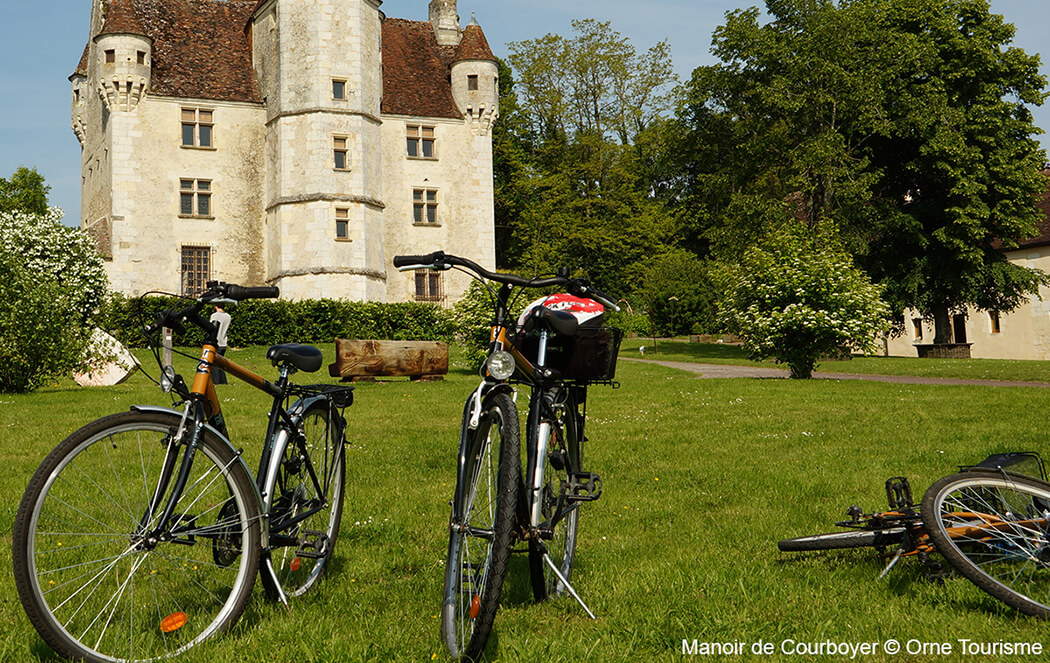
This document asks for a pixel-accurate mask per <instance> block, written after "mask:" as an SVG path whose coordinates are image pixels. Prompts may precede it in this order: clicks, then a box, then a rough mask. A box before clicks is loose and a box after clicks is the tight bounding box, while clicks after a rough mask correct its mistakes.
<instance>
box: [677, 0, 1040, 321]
mask: <svg viewBox="0 0 1050 663" xmlns="http://www.w3.org/2000/svg"><path fill="white" fill-rule="evenodd" d="M766 9H767V12H768V14H769V16H770V20H769V21H768V22H766V23H765V24H761V23H760V21H759V13H758V11H757V10H756V9H751V10H741V11H736V12H732V13H730V14H729V15H727V19H726V24H725V25H724V26H722V27H720V28H719V29H718V31H716V33H715V36H714V42H713V43H714V48H713V50H714V52H715V53H716V55H718V56H719V57H720V58H721V59H722V61H723V63H722V64H719V65H715V66H712V67H701V68H699V69H697V70H696V71H695V72H694V74H693V77H692V80H691V81H690V84H689V96H688V103H687V105H686V106H685V107H684V108H683V110H682V112H681V113H680V117H681V118H682V119H683V121H684V122H687V123H688V124H689V126H690V128H691V129H692V132H693V133H694V137H693V142H694V144H695V143H698V142H700V141H699V140H697V137H698V136H699V137H702V138H706V139H708V140H707V142H706V143H705V144H704V146H703V148H702V150H703V152H704V153H705V154H704V156H709V155H714V157H715V158H708V163H710V166H708V167H706V168H705V167H704V165H703V164H702V163H700V160H699V159H693V160H692V162H691V163H692V164H693V166H694V168H693V171H691V178H690V186H691V190H690V191H688V192H687V194H686V195H685V196H683V200H686V201H687V203H688V204H689V205H690V206H691V208H692V210H694V211H695V217H696V218H699V219H702V220H703V221H702V223H701V224H700V227H699V228H698V229H697V232H698V234H702V236H703V237H704V238H705V239H706V240H707V241H710V242H711V243H712V244H713V245H714V247H715V250H716V251H717V252H720V253H721V254H722V255H724V256H731V255H734V254H737V255H738V254H739V253H740V252H741V251H742V250H744V249H745V247H747V246H750V245H752V244H753V243H754V242H755V241H758V240H760V239H761V238H762V237H765V236H768V235H769V234H770V233H771V232H774V231H775V229H776V228H777V227H778V224H780V223H781V222H782V220H783V215H782V214H781V213H780V210H781V209H782V208H783V206H784V205H785V204H787V205H789V206H790V207H791V212H792V213H791V216H792V217H794V218H798V219H801V220H802V221H803V222H804V223H805V224H807V225H808V226H809V227H814V226H815V225H817V224H819V223H821V222H822V221H824V220H830V221H832V222H833V223H834V224H835V225H836V226H837V227H838V228H840V229H841V231H840V232H841V237H842V240H843V241H844V243H845V246H846V247H847V249H848V250H849V252H850V253H851V254H852V255H853V256H854V257H855V259H856V262H857V264H858V265H859V266H861V267H862V268H864V269H865V271H866V272H867V273H868V274H869V275H870V276H871V277H872V278H873V279H874V280H875V281H877V282H879V283H882V284H883V285H884V286H885V297H886V299H887V302H888V303H889V304H890V305H891V307H892V309H893V310H894V311H895V312H898V313H899V312H900V311H902V310H903V309H904V308H905V307H914V308H917V309H919V310H920V311H922V312H923V313H924V314H926V315H932V316H933V317H934V319H935V321H936V322H937V334H936V338H935V342H946V340H947V339H949V338H950V333H951V332H950V325H949V324H948V322H949V320H950V316H949V312H950V311H953V310H957V309H961V308H964V307H966V306H974V307H977V308H981V309H991V310H998V311H1009V310H1012V309H1014V308H1016V307H1017V306H1018V305H1019V304H1020V303H1021V302H1023V301H1024V300H1025V298H1026V297H1027V296H1028V295H1029V294H1034V293H1036V292H1037V291H1038V287H1039V285H1040V284H1042V283H1047V277H1046V276H1045V275H1043V274H1042V273H1041V272H1039V271H1038V270H1033V269H1029V268H1025V267H1021V266H1017V265H1013V264H1010V263H1009V262H1008V261H1007V260H1006V259H1005V256H1004V255H1003V253H1002V251H1001V249H1002V248H1003V247H1007V248H1008V247H1010V246H1016V243H1017V242H1018V241H1019V240H1022V239H1025V238H1026V237H1029V236H1031V235H1032V234H1034V230H1035V223H1036V222H1037V220H1038V219H1039V218H1040V217H1039V212H1038V210H1037V208H1036V204H1035V196H1036V194H1037V193H1040V192H1041V191H1042V190H1043V189H1044V188H1045V186H1046V184H1045V181H1044V180H1043V178H1042V177H1041V176H1040V175H1039V172H1038V171H1039V168H1040V166H1041V165H1042V163H1043V162H1044V161H1045V158H1046V157H1045V154H1044V152H1043V151H1042V150H1041V149H1040V148H1039V145H1038V143H1037V142H1036V141H1035V140H1034V139H1033V136H1034V135H1036V134H1037V133H1039V130H1038V129H1037V128H1036V127H1035V126H1034V125H1033V124H1032V116H1031V112H1030V111H1029V106H1030V105H1039V104H1041V103H1042V102H1043V100H1044V99H1045V97H1046V93H1045V92H1044V88H1045V86H1046V80H1045V79H1044V77H1042V76H1041V75H1040V74H1039V71H1038V69H1039V59H1038V57H1037V56H1029V55H1027V54H1025V53H1024V52H1023V51H1022V50H1020V49H1018V48H1014V47H1011V46H1010V42H1011V40H1012V37H1013V27H1012V26H1010V25H1009V24H1006V23H1004V22H1003V19H1002V17H1001V16H997V15H993V14H991V13H990V11H989V7H988V3H987V2H986V0H840V1H839V2H832V0H767V2H766ZM707 121H710V125H709V126H703V127H702V126H700V124H699V123H701V122H707Z"/></svg>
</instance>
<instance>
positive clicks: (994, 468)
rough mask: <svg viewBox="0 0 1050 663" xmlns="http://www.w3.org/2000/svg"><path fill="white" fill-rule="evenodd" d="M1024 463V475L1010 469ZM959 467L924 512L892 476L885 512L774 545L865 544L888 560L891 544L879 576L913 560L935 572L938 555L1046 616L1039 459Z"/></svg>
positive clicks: (1011, 601)
mask: <svg viewBox="0 0 1050 663" xmlns="http://www.w3.org/2000/svg"><path fill="white" fill-rule="evenodd" d="M1025 465H1027V466H1028V468H1030V469H1028V472H1029V473H1020V472H1016V471H1010V470H1011V469H1013V470H1018V469H1023V468H1024V466H1025ZM961 469H962V470H963V471H961V472H959V473H958V474H953V475H951V476H947V477H944V478H943V479H940V480H939V481H937V482H935V483H934V484H933V485H932V486H930V488H929V489H928V490H927V491H926V493H925V495H924V496H923V498H922V504H921V508H917V506H916V505H915V504H913V502H912V499H911V488H910V487H909V485H908V481H907V479H905V478H903V477H893V478H891V479H889V480H888V481H887V482H886V493H887V497H888V499H889V511H884V512H877V513H871V514H864V513H863V511H862V510H861V509H860V507H857V506H852V507H850V509H849V510H848V511H847V514H848V515H850V517H851V518H850V520H847V521H844V522H840V523H838V525H839V526H841V527H844V528H846V529H845V530H844V531H841V532H835V533H830V534H817V535H814V536H805V537H799V538H795V539H786V540H783V541H780V542H779V544H778V547H779V548H780V550H783V551H811V550H832V549H841V548H861V547H869V546H870V547H874V548H876V549H877V550H879V552H880V553H882V554H884V555H886V554H888V550H889V549H891V548H892V547H893V546H896V549H895V550H894V552H893V554H892V556H891V558H890V562H889V563H888V564H887V566H886V568H885V569H884V570H883V572H882V575H885V574H886V572H887V571H889V569H890V568H892V567H893V565H894V564H895V563H896V562H897V560H899V559H900V558H902V557H906V556H913V555H914V556H918V557H919V558H920V559H921V560H922V561H923V562H924V563H925V564H926V565H927V568H928V569H930V570H931V571H933V572H939V571H940V565H939V564H938V563H937V562H935V561H934V560H932V559H931V558H930V557H929V555H930V553H932V552H934V551H936V552H938V553H940V554H941V556H942V557H943V558H944V559H945V560H946V561H947V562H948V564H949V565H951V567H952V568H954V569H955V570H956V571H958V572H959V573H960V574H961V575H962V576H964V577H965V578H967V579H969V580H970V581H971V582H973V583H974V584H975V585H977V586H978V587H980V588H981V589H983V590H984V591H986V592H988V593H989V594H991V595H992V596H994V597H995V598H997V599H999V600H1000V601H1002V602H1003V603H1006V604H1007V605H1009V606H1011V607H1013V608H1015V609H1017V610H1020V611H1021V612H1023V613H1025V614H1027V615H1032V616H1034V617H1039V618H1042V619H1050V483H1047V481H1046V471H1045V468H1044V466H1043V462H1042V459H1041V458H1039V456H1038V455H1037V454H1033V453H1010V454H996V455H993V456H990V457H989V458H987V459H986V460H984V461H982V462H981V463H979V464H978V465H974V466H970V467H965V468H961ZM1032 474H1035V475H1036V476H1032ZM1037 477H1038V478H1037ZM920 514H921V515H920ZM880 577H882V576H881V575H880Z"/></svg>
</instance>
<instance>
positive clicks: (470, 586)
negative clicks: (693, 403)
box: [394, 251, 620, 660]
mask: <svg viewBox="0 0 1050 663" xmlns="http://www.w3.org/2000/svg"><path fill="white" fill-rule="evenodd" d="M394 266H395V267H398V268H399V269H401V270H402V271H406V270H413V269H435V270H446V269H450V268H452V267H458V268H463V271H467V272H468V273H471V276H473V277H475V278H478V280H479V281H481V282H482V283H485V281H489V282H495V283H499V284H501V286H500V288H499V291H498V293H495V294H494V295H493V303H494V309H495V311H494V314H495V315H494V322H493V324H492V330H491V336H490V338H491V345H490V347H489V353H488V358H487V359H486V360H485V364H484V366H483V368H482V371H481V374H482V381H481V384H480V385H479V386H478V388H477V389H475V390H474V392H473V393H472V394H471V395H470V397H469V398H468V399H467V402H466V404H465V405H464V407H463V425H462V428H461V430H460V440H459V462H458V467H457V470H456V490H455V494H454V497H453V500H452V515H451V518H450V521H449V546H448V557H447V560H446V566H445V589H444V604H443V607H442V611H441V633H442V636H443V638H444V640H445V645H446V646H447V647H448V650H449V653H451V655H452V657H453V658H457V659H467V660H470V659H475V658H477V657H478V656H479V655H480V654H481V653H482V651H484V649H485V643H486V642H487V641H488V637H489V633H490V632H491V629H492V622H493V620H494V619H495V616H496V609H497V607H498V605H499V598H500V592H501V590H502V587H503V579H504V576H505V574H506V572H507V562H508V559H509V557H510V554H511V552H512V550H513V548H514V545H515V542H517V541H522V542H527V543H528V554H529V573H530V577H531V582H532V590H533V595H534V596H535V598H536V599H537V600H540V601H542V600H543V599H545V598H547V597H550V596H556V595H558V594H562V593H565V592H567V593H569V594H570V595H572V596H573V597H574V598H575V599H576V600H577V601H579V603H580V605H581V606H583V608H584V610H586V611H587V614H588V615H590V616H591V617H592V618H593V617H594V615H593V613H591V611H590V609H589V608H587V606H586V605H585V604H584V603H583V601H582V600H581V599H580V597H579V595H578V594H577V593H576V591H575V590H574V589H573V587H572V585H571V584H570V580H571V577H572V568H573V562H574V560H575V556H576V537H577V531H578V527H579V507H580V506H581V505H582V504H583V503H585V502H590V501H593V500H596V499H598V497H599V496H600V495H601V492H602V483H601V478H600V477H599V476H598V475H597V474H593V473H591V472H586V471H584V469H583V467H584V465H583V443H584V441H585V440H586V439H587V438H586V437H585V435H584V423H585V421H586V410H587V386H588V385H590V384H596V383H601V384H612V379H613V377H614V372H615V368H616V356H617V352H618V349H619V344H620V332H619V330H617V329H611V328H605V327H601V326H600V322H601V317H602V313H603V311H604V307H603V305H604V306H605V307H609V308H612V309H615V310H618V308H617V307H616V305H615V304H613V303H612V302H611V301H610V299H609V297H606V296H605V295H603V294H601V293H600V292H598V291H597V290H595V289H594V288H593V287H592V286H591V285H590V283H589V282H588V281H586V280H584V279H579V278H569V276H568V273H567V271H566V270H561V271H559V274H558V275H556V276H551V277H547V278H536V279H526V278H523V277H520V276H515V275H513V274H497V273H495V272H490V271H488V270H486V269H484V268H482V267H481V266H480V265H478V264H477V263H475V262H472V261H470V260H467V259H466V258H459V257H457V256H452V255H446V254H444V253H442V252H440V251H438V252H435V253H431V254H429V255H425V256H397V257H396V258H394ZM486 287H488V286H487V285H486ZM550 287H564V288H566V289H567V290H568V292H569V294H559V295H551V296H549V297H543V298H541V299H539V300H537V301H535V302H533V303H532V304H531V305H530V306H528V307H527V308H526V310H525V312H524V313H523V314H522V316H521V317H520V319H519V320H518V321H515V320H514V319H513V317H512V315H511V313H510V312H511V310H512V308H513V305H512V303H513V301H514V296H515V295H518V294H520V293H521V292H522V291H523V290H519V291H517V292H514V288H521V289H526V288H550ZM490 294H493V293H491V290H490ZM515 383H524V384H527V385H529V386H531V395H530V397H529V407H528V414H527V416H526V420H525V455H526V464H525V473H524V475H523V474H522V467H521V455H520V450H519V446H520V438H519V435H520V431H519V422H518V410H517V406H516V405H515V403H516V396H517V393H516V390H515V387H514V384H515Z"/></svg>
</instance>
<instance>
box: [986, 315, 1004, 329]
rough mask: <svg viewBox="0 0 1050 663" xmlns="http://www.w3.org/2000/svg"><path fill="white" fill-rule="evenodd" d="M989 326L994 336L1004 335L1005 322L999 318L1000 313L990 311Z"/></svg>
mask: <svg viewBox="0 0 1050 663" xmlns="http://www.w3.org/2000/svg"><path fill="white" fill-rule="evenodd" d="M988 326H989V331H990V332H991V333H992V334H1002V333H1003V321H1002V318H1000V317H999V311H988Z"/></svg>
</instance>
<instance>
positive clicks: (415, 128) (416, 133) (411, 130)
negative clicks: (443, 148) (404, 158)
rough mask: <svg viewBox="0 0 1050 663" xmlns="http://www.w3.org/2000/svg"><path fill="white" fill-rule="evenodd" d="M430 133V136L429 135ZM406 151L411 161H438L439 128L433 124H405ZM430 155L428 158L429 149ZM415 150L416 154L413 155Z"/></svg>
mask: <svg viewBox="0 0 1050 663" xmlns="http://www.w3.org/2000/svg"><path fill="white" fill-rule="evenodd" d="M428 132H429V134H430V135H429V136H428V135H427V133H428ZM405 144H406V145H405V149H406V151H407V155H408V158H409V159H421V160H425V161H437V160H438V155H437V127H436V126H435V125H432V124H408V123H405ZM428 146H429V148H430V155H429V156H427V154H426V151H427V147H428ZM413 150H414V151H415V154H413Z"/></svg>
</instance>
